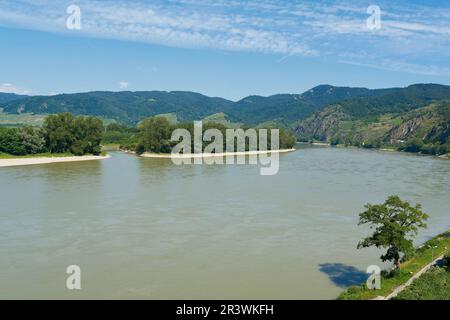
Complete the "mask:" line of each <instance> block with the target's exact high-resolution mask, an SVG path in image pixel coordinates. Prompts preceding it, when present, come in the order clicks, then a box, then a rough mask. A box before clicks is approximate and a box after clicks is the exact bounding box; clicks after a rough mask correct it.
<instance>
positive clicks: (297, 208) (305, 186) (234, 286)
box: [0, 146, 450, 299]
mask: <svg viewBox="0 0 450 320" xmlns="http://www.w3.org/2000/svg"><path fill="white" fill-rule="evenodd" d="M449 193H450V161H448V160H443V159H438V158H434V157H427V156H418V155H412V154H405V153H396V152H383V151H371V150H359V149H340V148H324V147H304V146H301V147H300V150H298V151H296V152H293V153H289V154H282V155H280V170H279V173H278V174H277V175H274V176H261V175H259V167H258V166H254V165H251V166H250V165H213V166H212V165H191V166H188V165H184V166H176V165H174V164H172V162H171V161H170V160H167V159H142V158H138V157H136V156H133V155H128V154H124V153H120V152H113V153H111V158H110V159H107V160H102V161H87V162H74V163H56V164H48V165H36V166H24V167H9V168H0V216H1V218H0V257H1V259H0V298H3V299H13V298H21V299H22V298H31V299H35V298H39V299H51V298H62V299H82V298H88V299H91V298H101V299H229V298H230V299H231V298H232V299H333V298H335V297H336V296H337V295H338V294H339V292H341V291H342V290H343V289H344V288H345V287H347V286H349V285H351V284H355V283H358V282H361V281H363V280H364V277H365V274H364V272H365V270H366V268H367V266H369V265H373V264H375V265H380V266H383V264H381V262H380V261H379V258H378V257H379V255H380V253H379V252H378V251H377V250H372V249H364V250H356V244H357V242H358V241H359V240H360V239H361V238H362V237H363V236H364V235H365V234H367V232H368V230H367V229H366V228H363V227H358V226H357V220H358V213H359V212H361V211H363V209H364V204H366V203H368V202H371V203H379V202H382V201H384V200H385V198H386V197H387V196H388V195H391V194H398V195H399V196H400V197H401V198H403V199H405V200H408V201H410V202H412V203H416V202H419V203H421V204H422V205H423V209H424V211H425V212H427V213H429V214H430V219H429V221H428V229H427V230H425V231H422V232H421V233H420V235H419V238H418V243H419V242H421V241H423V240H426V239H428V238H430V237H431V236H434V235H436V234H437V233H439V232H442V231H445V230H447V229H449V228H450V212H449V208H450V197H449ZM69 265H78V266H80V268H81V284H82V288H81V290H68V289H67V288H66V278H67V277H68V275H67V274H66V268H67V266H69Z"/></svg>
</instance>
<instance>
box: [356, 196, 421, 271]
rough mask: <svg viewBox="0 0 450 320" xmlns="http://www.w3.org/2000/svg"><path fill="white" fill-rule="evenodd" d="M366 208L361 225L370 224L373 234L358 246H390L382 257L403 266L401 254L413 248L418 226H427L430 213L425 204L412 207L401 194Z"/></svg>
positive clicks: (360, 216) (361, 217) (368, 205)
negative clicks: (403, 199)
mask: <svg viewBox="0 0 450 320" xmlns="http://www.w3.org/2000/svg"><path fill="white" fill-rule="evenodd" d="M365 208H366V209H367V210H366V211H364V212H362V213H360V214H359V223H358V225H363V224H369V225H370V228H371V229H375V231H374V233H373V234H372V235H371V236H369V237H367V238H365V239H363V240H362V241H360V242H359V243H358V249H360V248H367V247H372V246H375V247H377V248H387V252H386V253H385V254H384V255H382V256H381V257H380V258H381V260H382V261H392V262H394V264H395V266H396V267H397V268H400V259H401V256H403V255H405V254H408V253H411V252H412V251H413V250H414V245H413V239H414V237H415V236H416V235H417V232H418V229H419V228H426V227H427V225H426V224H425V221H426V220H427V219H428V215H427V214H426V213H424V212H422V210H421V209H422V206H421V205H420V204H416V206H415V207H413V206H411V205H410V204H409V203H408V202H406V201H402V200H401V199H400V198H399V197H398V196H390V197H389V198H388V199H387V200H386V201H385V202H384V203H383V204H379V205H371V204H367V205H366V206H365Z"/></svg>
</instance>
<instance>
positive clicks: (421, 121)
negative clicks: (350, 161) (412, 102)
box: [294, 102, 450, 147]
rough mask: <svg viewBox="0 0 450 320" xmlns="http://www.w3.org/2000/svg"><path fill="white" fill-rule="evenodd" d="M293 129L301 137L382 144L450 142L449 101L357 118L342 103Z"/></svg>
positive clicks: (338, 141)
mask: <svg viewBox="0 0 450 320" xmlns="http://www.w3.org/2000/svg"><path fill="white" fill-rule="evenodd" d="M294 131H295V132H296V134H297V136H298V137H299V138H300V139H302V140H310V139H313V140H320V141H327V142H332V143H338V144H350V145H358V146H366V147H367V146H371V147H379V146H381V145H386V144H392V145H400V144H404V143H409V142H411V141H416V142H418V143H421V144H424V145H430V144H431V145H443V144H450V102H440V103H433V104H431V105H429V106H427V107H424V108H419V109H415V110H412V111H408V112H403V113H397V114H382V115H379V116H376V117H374V118H373V119H372V118H370V117H369V118H367V117H366V118H355V117H351V116H350V115H348V114H347V113H346V112H345V110H343V108H342V107H341V106H339V105H336V106H332V107H328V108H326V109H324V110H323V111H321V112H319V113H315V114H313V115H312V116H310V117H309V118H307V119H306V120H303V121H301V122H299V123H298V124H297V125H296V126H295V127H294Z"/></svg>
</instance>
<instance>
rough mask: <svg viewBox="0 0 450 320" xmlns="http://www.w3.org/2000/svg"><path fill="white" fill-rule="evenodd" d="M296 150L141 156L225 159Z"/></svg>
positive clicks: (145, 156)
mask: <svg viewBox="0 0 450 320" xmlns="http://www.w3.org/2000/svg"><path fill="white" fill-rule="evenodd" d="M295 150H296V149H280V150H267V151H245V152H221V153H150V152H145V153H143V154H141V157H144V158H162V159H186V158H191V159H193V158H211V157H226V156H253V155H258V154H270V153H286V152H292V151H295Z"/></svg>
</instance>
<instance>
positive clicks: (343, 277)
mask: <svg viewBox="0 0 450 320" xmlns="http://www.w3.org/2000/svg"><path fill="white" fill-rule="evenodd" d="M319 270H320V271H321V272H323V273H325V274H326V275H328V277H329V278H330V280H331V281H332V282H333V283H334V284H335V285H336V286H338V287H340V288H348V287H351V286H358V285H360V284H363V283H364V282H366V280H367V278H368V277H369V274H367V273H365V272H364V271H361V270H358V269H357V268H355V267H353V266H349V265H346V264H343V263H322V264H319Z"/></svg>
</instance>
